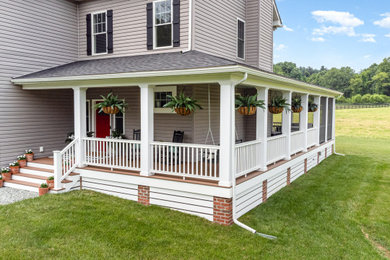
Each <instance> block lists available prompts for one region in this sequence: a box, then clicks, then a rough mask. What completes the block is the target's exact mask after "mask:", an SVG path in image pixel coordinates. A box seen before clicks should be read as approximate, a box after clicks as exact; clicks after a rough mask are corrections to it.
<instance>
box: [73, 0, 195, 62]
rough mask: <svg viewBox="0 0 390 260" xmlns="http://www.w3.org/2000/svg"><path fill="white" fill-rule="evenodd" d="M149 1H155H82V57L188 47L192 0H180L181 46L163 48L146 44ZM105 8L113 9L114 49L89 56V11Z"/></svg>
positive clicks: (100, 56) (134, 53) (80, 20)
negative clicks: (147, 6) (148, 47)
mask: <svg viewBox="0 0 390 260" xmlns="http://www.w3.org/2000/svg"><path fill="white" fill-rule="evenodd" d="M148 2H152V1H151V0H146V1H145V0H131V1H129V0H111V1H107V0H96V1H86V2H82V3H81V4H80V5H79V23H80V26H79V28H80V29H79V30H80V32H79V35H80V41H79V43H80V46H79V57H80V59H94V58H99V59H100V58H106V57H118V56H131V55H142V54H150V53H159V52H172V51H174V52H175V51H181V50H186V49H187V48H188V24H189V1H188V0H181V1H180V47H175V48H164V49H160V50H147V47H146V36H147V35H146V18H147V16H146V4H147V3H148ZM105 10H113V26H114V53H112V54H104V55H96V56H87V51H86V50H87V43H86V15H87V14H89V13H93V12H98V11H105Z"/></svg>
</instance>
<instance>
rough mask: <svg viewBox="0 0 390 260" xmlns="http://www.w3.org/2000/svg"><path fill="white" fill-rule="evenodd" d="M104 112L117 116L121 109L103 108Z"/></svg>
mask: <svg viewBox="0 0 390 260" xmlns="http://www.w3.org/2000/svg"><path fill="white" fill-rule="evenodd" d="M102 109H103V112H104V113H105V114H108V115H110V114H111V115H115V114H118V113H119V108H117V107H103V108H102Z"/></svg>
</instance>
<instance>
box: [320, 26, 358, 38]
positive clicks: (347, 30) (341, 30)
mask: <svg viewBox="0 0 390 260" xmlns="http://www.w3.org/2000/svg"><path fill="white" fill-rule="evenodd" d="M313 34H314V35H325V34H345V35H348V36H351V37H352V36H356V33H355V30H354V28H353V27H345V26H339V27H337V26H327V27H325V26H323V27H321V28H316V29H314V30H313Z"/></svg>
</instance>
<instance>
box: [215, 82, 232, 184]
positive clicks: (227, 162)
mask: <svg viewBox="0 0 390 260" xmlns="http://www.w3.org/2000/svg"><path fill="white" fill-rule="evenodd" d="M219 85H220V88H221V91H220V92H221V93H220V128H219V129H220V160H219V176H220V177H219V185H220V186H227V187H229V186H231V185H232V179H233V176H235V172H234V167H235V166H234V161H235V158H234V146H235V131H236V130H235V107H234V103H235V100H234V98H235V97H234V89H235V85H234V83H233V82H232V81H221V82H219Z"/></svg>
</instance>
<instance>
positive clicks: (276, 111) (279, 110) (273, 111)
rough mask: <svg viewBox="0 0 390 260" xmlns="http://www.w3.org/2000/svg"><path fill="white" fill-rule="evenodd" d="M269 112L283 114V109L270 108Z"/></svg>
mask: <svg viewBox="0 0 390 260" xmlns="http://www.w3.org/2000/svg"><path fill="white" fill-rule="evenodd" d="M268 110H269V112H270V113H271V114H281V113H282V112H283V107H275V106H269V107H268Z"/></svg>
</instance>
